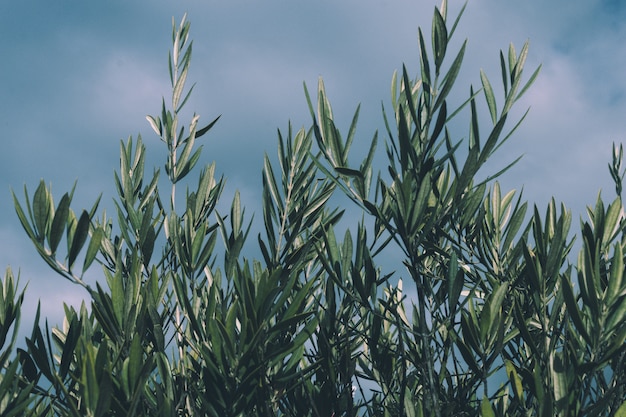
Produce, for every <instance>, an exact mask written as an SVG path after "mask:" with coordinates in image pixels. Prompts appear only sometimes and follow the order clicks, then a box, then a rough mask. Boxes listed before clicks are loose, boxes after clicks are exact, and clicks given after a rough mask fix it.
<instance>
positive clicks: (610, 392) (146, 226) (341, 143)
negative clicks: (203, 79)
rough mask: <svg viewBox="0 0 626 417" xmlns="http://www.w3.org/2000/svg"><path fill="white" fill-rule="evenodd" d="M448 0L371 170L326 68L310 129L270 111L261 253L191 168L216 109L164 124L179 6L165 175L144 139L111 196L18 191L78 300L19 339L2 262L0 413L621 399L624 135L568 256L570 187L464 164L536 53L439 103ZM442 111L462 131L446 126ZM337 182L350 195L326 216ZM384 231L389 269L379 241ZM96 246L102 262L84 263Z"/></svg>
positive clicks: (244, 411) (502, 136) (559, 406)
mask: <svg viewBox="0 0 626 417" xmlns="http://www.w3.org/2000/svg"><path fill="white" fill-rule="evenodd" d="M461 14H462V10H461V13H460V14H459V15H458V16H457V17H456V18H455V19H454V20H452V21H450V20H449V19H448V13H447V3H446V1H445V0H444V1H443V2H442V4H441V6H440V7H439V8H436V9H435V11H434V14H433V20H432V28H431V32H430V42H429V41H428V39H427V37H426V36H425V35H424V33H423V32H422V30H421V29H420V30H419V31H418V44H419V45H418V46H419V58H420V68H419V71H418V72H417V76H415V77H412V76H411V75H410V73H409V71H408V69H407V68H406V67H403V69H402V71H401V72H400V73H396V74H394V75H393V78H392V85H391V105H390V106H389V107H388V108H383V120H384V124H385V127H386V129H385V131H384V144H385V148H384V151H385V154H386V156H387V167H386V170H384V171H382V172H376V171H375V169H374V164H373V161H374V159H375V155H376V152H377V149H378V148H377V145H378V141H379V139H378V136H377V135H376V134H375V135H374V136H373V138H372V140H371V146H370V147H369V151H368V152H367V154H366V155H365V158H364V159H363V160H362V161H361V162H360V163H357V164H354V163H353V162H352V161H351V158H350V157H349V155H350V148H351V145H352V144H353V142H354V140H355V137H356V125H357V120H358V116H359V110H358V108H357V110H356V112H355V114H354V117H353V119H352V123H351V125H350V127H349V129H348V132H347V134H345V135H342V134H341V133H340V131H339V129H338V128H337V127H336V125H335V121H334V118H333V112H332V109H331V104H330V101H329V99H328V96H327V94H326V91H325V88H324V84H323V82H322V81H321V80H320V82H319V85H318V86H317V89H316V95H317V99H316V101H314V100H313V99H312V98H311V95H310V94H309V92H308V90H307V89H306V87H305V95H306V100H307V102H308V104H309V108H310V113H311V117H312V126H311V127H310V129H300V130H298V131H297V132H294V131H292V128H291V126H289V127H288V129H287V130H286V132H279V135H278V159H277V163H273V162H272V159H271V158H270V157H269V156H267V155H266V156H265V157H264V159H263V167H262V187H263V188H262V190H263V192H262V220H263V223H264V229H263V231H262V233H260V234H259V235H258V236H256V244H258V247H259V249H260V253H261V257H260V259H249V258H247V257H246V256H245V255H244V253H245V251H244V245H245V244H246V243H247V244H252V243H249V234H250V233H249V232H250V230H251V225H252V219H251V218H249V217H247V216H246V213H245V209H244V207H242V205H241V200H240V197H239V194H238V193H235V196H234V198H233V201H232V204H231V206H230V211H229V212H228V213H221V212H220V210H218V209H217V205H218V202H219V200H220V198H221V196H222V192H223V191H224V189H225V184H226V183H225V179H224V178H221V177H218V176H216V171H217V168H216V165H215V163H213V164H210V165H207V166H205V167H204V168H201V169H199V167H198V165H199V163H200V160H201V159H200V156H201V149H202V148H201V147H200V146H198V145H197V140H198V139H199V138H200V137H202V136H204V135H205V134H207V133H208V132H209V131H210V129H211V128H212V127H213V126H214V124H215V123H216V122H217V121H218V119H219V117H218V118H216V119H215V120H213V121H212V122H210V123H209V124H207V125H206V126H205V125H200V124H199V123H200V122H199V116H197V115H193V117H192V119H191V121H190V122H189V124H188V125H187V127H181V125H182V122H181V121H180V120H179V114H180V112H181V110H182V108H183V107H184V106H185V104H186V102H187V99H188V98H189V96H190V94H191V92H192V88H190V89H186V81H187V74H188V70H189V65H190V61H191V51H192V42H191V41H190V39H189V28H190V25H189V22H188V21H187V20H186V19H185V18H183V19H182V21H181V22H180V24H179V25H176V24H174V23H173V30H172V43H173V48H172V51H171V53H170V57H169V74H170V80H171V87H172V96H171V101H170V102H168V103H166V102H165V100H163V103H162V109H161V112H160V114H159V115H158V116H148V122H149V124H150V126H151V127H152V129H153V130H154V132H155V133H156V134H157V135H158V137H159V138H160V139H161V141H162V142H163V143H164V144H165V146H166V163H165V177H166V179H165V180H162V179H161V172H160V170H158V169H157V170H155V171H154V172H153V173H152V174H151V175H150V174H146V170H145V146H144V144H143V142H142V139H141V137H138V138H137V139H136V140H133V139H132V138H129V139H128V140H127V141H126V142H122V144H121V147H120V169H119V171H118V172H116V173H115V177H114V180H115V186H116V191H117V198H116V199H115V210H114V213H113V216H109V215H108V214H107V213H106V212H102V213H101V214H98V206H99V201H96V202H95V204H94V205H93V206H92V207H91V208H90V209H88V210H80V211H74V209H72V207H71V205H72V204H71V203H72V198H73V195H74V189H72V190H71V191H69V192H67V193H65V194H63V195H62V196H61V198H60V199H59V200H58V202H55V199H54V198H53V194H52V191H51V189H50V188H49V187H47V186H46V185H45V183H44V182H43V181H42V182H41V183H40V184H39V185H38V187H37V188H36V190H35V192H34V193H33V194H32V195H31V194H30V193H29V192H28V190H27V189H26V187H25V188H24V196H23V197H19V196H18V195H16V194H15V193H14V194H13V199H14V204H15V208H16V211H17V215H18V218H19V220H20V222H21V224H22V226H23V227H24V230H25V232H26V234H27V235H28V237H29V238H30V240H32V242H33V244H34V245H35V248H36V250H37V252H38V253H39V255H40V256H41V257H42V258H43V259H44V260H45V261H46V263H47V264H48V265H49V266H50V267H51V268H52V269H53V270H54V271H56V272H57V273H58V274H59V275H60V276H62V277H64V278H65V279H68V280H70V281H71V282H73V283H75V284H77V285H80V286H82V287H83V288H84V289H85V291H86V292H87V293H88V295H89V298H90V302H91V305H90V308H87V306H86V305H82V306H80V307H79V308H76V307H74V306H70V305H65V321H64V324H63V326H62V327H61V328H52V329H50V328H49V327H48V325H47V324H46V325H45V326H40V324H39V314H37V318H36V321H35V324H34V327H33V330H32V333H31V335H30V336H29V337H28V338H27V339H26V341H25V346H24V348H20V347H17V346H18V344H17V343H16V342H17V340H16V339H17V327H18V325H19V321H20V311H21V307H22V300H23V295H24V292H23V291H22V292H20V291H19V290H18V288H17V287H18V283H17V281H18V280H17V279H16V278H15V277H14V276H13V273H12V272H11V271H10V270H7V272H6V274H5V276H4V279H3V280H2V286H1V287H0V414H1V415H3V416H15V415H32V416H52V415H60V416H77V417H78V416H108V415H128V416H130V415H137V416H152V415H154V416H157V415H158V416H181V415H185V416H220V417H222V416H233V417H234V416H244V415H245V416H255V415H256V416H279V415H281V416H282V415H285V416H287V415H289V416H315V417H318V416H357V415H367V416H407V417H413V416H424V415H427V416H460V415H484V416H496V415H498V416H502V415H520V416H522V415H524V416H525V415H539V416H555V415H559V416H566V415H567V416H569V415H581V416H582V415H618V416H624V415H626V401H625V400H624V399H625V398H626V386H625V385H624V382H623V381H625V380H626V357H625V356H626V344H625V342H624V341H625V339H626V279H625V278H624V272H625V267H624V250H625V245H626V234H625V230H626V222H625V220H624V211H623V206H622V200H621V191H622V190H621V184H622V182H621V181H622V178H623V176H624V171H623V169H622V167H621V163H622V148H621V147H620V148H619V149H616V150H615V152H614V155H613V161H612V163H611V164H609V168H610V173H611V175H612V177H613V179H614V180H615V184H616V191H617V195H618V196H617V198H616V199H615V200H614V201H613V202H611V203H610V204H608V205H605V203H604V202H603V200H602V199H601V198H600V196H598V199H597V201H596V203H595V205H594V206H593V207H590V208H589V210H588V215H589V220H588V221H581V224H580V227H581V233H580V237H581V240H582V242H581V246H582V247H581V249H580V253H579V255H578V258H577V262H576V263H575V264H571V263H570V262H569V260H568V259H569V255H570V252H571V250H572V246H573V240H574V239H573V237H572V236H571V234H570V226H571V221H572V219H571V214H570V212H569V211H567V209H566V208H565V207H564V206H563V205H561V206H560V207H558V206H557V204H556V202H555V201H554V200H552V201H551V202H550V203H549V205H548V208H547V210H546V213H545V214H543V215H542V213H540V212H539V210H538V209H537V207H536V206H535V207H534V208H532V209H530V210H529V208H528V203H527V202H526V201H523V200H522V198H521V196H520V195H516V193H515V191H509V192H503V191H502V190H501V189H500V186H499V184H498V182H495V181H494V180H495V179H496V178H497V177H498V176H499V175H500V174H501V173H502V172H504V171H506V169H508V168H509V167H510V166H511V165H512V164H513V163H515V161H513V162H512V163H511V164H510V165H508V166H505V167H504V168H503V169H502V170H501V171H499V172H496V173H492V174H488V175H487V176H486V177H485V178H482V177H481V175H482V174H479V171H481V168H484V166H485V163H486V162H487V161H488V160H490V158H491V157H492V156H493V155H494V154H495V153H496V152H497V151H498V149H499V148H500V147H501V146H502V144H503V143H504V142H506V141H507V140H508V139H509V138H510V137H511V135H512V134H513V132H514V131H515V129H516V128H517V126H519V123H520V122H521V120H518V121H513V122H511V120H509V119H510V118H511V117H512V116H511V112H510V110H511V109H512V108H513V106H514V105H515V103H516V101H517V100H518V99H519V98H520V97H521V96H522V95H523V94H524V92H525V91H526V90H527V89H528V88H529V86H530V85H531V84H532V82H533V80H534V79H535V77H536V76H537V74H538V72H539V69H537V70H535V71H534V72H533V73H532V74H531V76H530V77H528V79H527V80H524V77H523V69H524V64H525V61H526V57H527V54H528V44H524V45H523V47H522V48H521V50H520V51H519V52H517V51H516V49H515V48H514V47H513V45H511V46H510V47H509V48H508V51H507V52H506V53H504V52H501V53H500V66H501V70H502V73H501V82H502V92H503V96H502V97H496V95H495V93H494V91H495V90H494V88H492V85H491V82H490V81H489V79H488V78H487V75H486V74H485V73H484V72H482V71H481V72H480V81H481V85H480V88H478V89H475V88H474V87H470V88H469V94H468V96H467V99H466V100H465V101H464V102H463V103H462V104H461V105H460V106H459V107H458V108H449V105H450V101H449V100H448V99H449V95H450V93H451V91H453V88H455V82H456V81H457V75H458V74H459V69H460V68H461V64H462V62H463V58H464V54H465V48H466V42H463V43H462V45H461V47H460V49H459V50H457V51H455V52H452V55H453V56H452V58H451V59H448V55H449V53H451V51H450V50H449V48H448V47H449V45H450V40H451V38H452V36H453V34H454V33H455V29H456V27H457V23H458V22H459V19H460V17H461ZM450 23H451V24H450ZM480 101H484V104H485V107H484V108H485V109H486V110H487V112H488V117H487V118H486V119H484V120H487V124H488V126H487V127H485V126H484V124H482V125H480V126H479V120H483V118H481V117H479V113H480V112H479V108H481V105H479V104H480V103H479V102H480ZM459 114H466V115H468V120H469V130H468V137H467V140H466V141H463V140H461V139H459V138H458V137H457V134H455V133H454V131H453V129H451V128H450V126H451V121H452V120H456V118H457V117H458V115H459ZM522 119H523V117H522ZM511 124H512V125H513V127H512V128H511V127H510V125H511ZM481 172H482V171H481ZM192 173H195V174H196V175H197V183H196V184H195V185H194V184H193V183H191V182H189V178H188V176H189V175H190V174H192ZM164 182H165V184H166V185H163V184H164ZM179 184H182V185H185V184H186V185H187V188H186V189H185V190H184V196H183V197H180V196H179V197H178V198H177V191H179V190H177V186H178V185H179ZM335 193H340V194H343V195H345V196H347V197H348V201H350V202H351V204H354V205H355V207H356V208H357V209H359V210H360V212H361V213H362V217H361V219H360V220H359V221H358V222H356V224H355V225H354V228H348V230H347V231H345V233H344V234H343V236H338V234H337V230H339V228H338V227H337V226H338V225H339V222H340V219H341V218H342V216H343V214H344V210H343V209H342V208H341V207H337V206H335V205H334V201H335V200H334V199H332V196H333V195H334V194H335ZM181 202H182V204H181ZM252 240H253V241H254V240H255V239H254V238H252ZM389 251H393V253H395V254H399V255H398V256H400V257H401V265H396V266H395V267H397V268H396V269H397V270H396V271H386V270H384V268H385V267H386V264H385V263H384V262H381V260H382V257H384V256H385V254H387V253H390V252H389ZM97 265H99V266H100V267H101V270H102V274H103V278H102V280H100V281H98V282H88V280H87V279H86V278H85V273H86V272H87V271H88V270H90V269H92V268H95V267H97Z"/></svg>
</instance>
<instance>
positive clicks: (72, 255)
mask: <svg viewBox="0 0 626 417" xmlns="http://www.w3.org/2000/svg"><path fill="white" fill-rule="evenodd" d="M90 222H91V219H90V218H89V213H87V212H86V211H85V210H83V212H82V214H81V215H80V219H78V224H77V226H76V231H75V232H74V235H73V236H72V243H71V245H70V251H69V253H68V255H67V259H68V261H67V266H68V268H70V269H71V268H72V265H74V261H75V260H76V257H77V256H78V253H79V252H80V250H81V249H82V248H83V246H84V245H85V241H86V240H87V235H88V234H89V224H90Z"/></svg>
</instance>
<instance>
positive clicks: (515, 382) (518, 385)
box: [504, 360, 524, 403]
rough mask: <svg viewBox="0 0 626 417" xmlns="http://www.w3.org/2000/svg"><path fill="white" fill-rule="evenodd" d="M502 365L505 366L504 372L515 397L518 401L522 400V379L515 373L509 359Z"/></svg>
mask: <svg viewBox="0 0 626 417" xmlns="http://www.w3.org/2000/svg"><path fill="white" fill-rule="evenodd" d="M504 366H505V367H506V373H507V375H508V377H509V381H510V382H511V386H512V387H513V394H514V395H515V398H517V399H518V400H519V401H520V402H522V403H523V402H524V387H523V386H522V379H521V378H520V376H519V375H518V373H517V370H516V369H515V365H513V363H512V362H511V361H509V360H505V361H504Z"/></svg>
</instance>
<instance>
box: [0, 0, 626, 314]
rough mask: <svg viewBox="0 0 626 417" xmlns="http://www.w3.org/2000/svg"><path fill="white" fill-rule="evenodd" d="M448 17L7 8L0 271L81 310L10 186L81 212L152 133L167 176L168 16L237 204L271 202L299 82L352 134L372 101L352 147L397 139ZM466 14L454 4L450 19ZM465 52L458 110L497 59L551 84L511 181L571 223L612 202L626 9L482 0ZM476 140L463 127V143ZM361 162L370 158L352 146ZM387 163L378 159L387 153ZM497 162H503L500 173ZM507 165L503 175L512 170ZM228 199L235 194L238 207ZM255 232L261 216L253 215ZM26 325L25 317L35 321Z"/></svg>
mask: <svg viewBox="0 0 626 417" xmlns="http://www.w3.org/2000/svg"><path fill="white" fill-rule="evenodd" d="M435 4H438V2H433V1H421V0H420V1H416V0H412V1H411V0H372V1H367V2H363V1H357V0H342V1H331V0H318V1H315V2H312V1H308V2H305V1H286V0H283V1H278V0H271V1H265V2H260V1H253V0H248V1H242V0H235V1H229V2H225V1H224V2H218V1H209V0H204V1H188V0H183V1H176V2H174V1H163V0H157V1H150V2H148V1H137V2H132V3H129V2H123V1H117V0H116V1H109V2H75V1H67V0H59V1H55V2H39V3H38V4H37V6H36V7H34V6H33V5H32V4H30V3H29V2H2V3H0V27H1V28H2V29H1V31H2V33H1V35H2V36H0V52H1V56H2V61H1V63H0V132H2V144H3V150H2V152H0V191H1V193H0V266H2V267H3V268H5V267H6V266H9V265H10V266H11V267H12V268H13V269H14V271H16V272H17V271H18V270H20V271H21V279H22V282H23V283H25V282H27V281H28V282H29V288H28V291H27V299H26V303H27V305H28V304H30V305H34V304H35V303H36V302H37V300H38V299H41V300H42V310H43V314H44V315H48V316H50V317H51V320H52V321H53V322H54V321H55V319H54V318H55V317H58V316H59V315H60V314H61V312H62V302H63V301H68V302H74V301H75V300H78V299H80V297H81V296H82V295H84V294H83V293H82V292H81V290H80V289H78V288H76V287H73V286H72V285H71V284H69V283H67V282H65V281H63V280H62V279H61V278H59V277H56V276H54V275H53V274H52V273H51V272H49V271H48V269H47V267H46V266H45V264H44V262H43V261H42V260H40V259H39V258H38V257H37V255H36V252H35V250H34V248H33V247H32V245H31V244H30V242H29V241H28V239H27V237H26V235H25V234H24V233H23V231H22V229H21V226H20V224H19V221H18V220H17V217H16V216H15V213H14V210H13V206H12V201H11V196H10V191H9V190H10V188H13V189H14V190H16V191H17V192H18V193H21V191H22V188H23V186H24V184H26V185H27V186H28V187H29V189H30V190H31V191H33V190H34V189H35V188H36V186H37V184H38V182H39V180H40V179H42V178H43V179H45V180H46V182H48V183H51V184H52V187H53V191H54V193H55V195H56V196H57V199H58V198H60V196H61V195H62V194H63V193H64V192H65V191H67V190H69V189H70V188H71V186H72V185H73V183H74V181H76V180H78V186H77V189H76V198H75V205H74V208H75V209H80V208H82V207H87V206H89V205H90V204H91V202H92V201H94V199H95V198H96V197H97V196H98V195H99V194H101V193H102V194H103V204H104V206H109V207H110V201H111V199H112V197H113V170H114V169H115V168H117V166H118V161H119V142H120V140H121V139H126V138H127V137H128V136H129V135H133V136H134V137H135V136H136V135H137V134H138V133H141V134H142V135H143V138H144V142H145V143H146V144H147V146H148V147H149V154H150V156H151V161H153V162H154V163H158V164H161V163H162V162H163V161H164V159H163V158H164V154H163V151H164V149H163V147H162V144H161V142H159V141H158V139H157V138H156V137H155V136H154V135H153V133H152V131H151V129H150V127H149V126H148V124H147V122H146V121H145V116H146V114H156V113H157V112H158V111H159V108H160V102H161V97H162V96H163V95H165V96H166V97H167V96H168V94H169V80H168V73H167V53H168V50H169V48H170V35H171V19H172V17H175V19H176V20H177V21H178V20H179V19H180V18H181V17H182V16H183V14H184V13H185V12H187V13H188V16H189V20H190V21H191V37H192V38H193V39H194V55H193V59H192V69H191V73H190V78H191V80H192V81H195V82H197V86H196V89H195V92H194V95H193V96H192V99H191V100H190V102H189V104H188V106H187V107H188V109H189V110H191V111H195V112H197V113H199V114H200V115H201V116H202V119H201V120H204V121H205V122H208V121H210V120H212V119H213V118H214V117H215V116H217V115H219V114H221V115H222V119H221V120H220V122H219V123H218V124H217V125H216V127H215V129H214V130H212V131H211V134H210V136H209V138H207V139H204V140H203V141H204V145H205V147H204V153H203V155H204V161H205V162H207V163H208V162H211V161H213V160H215V161H217V165H218V171H219V172H221V173H224V174H225V176H226V177H227V178H228V184H227V190H228V191H227V194H228V195H232V193H233V192H234V190H235V189H239V190H240V191H241V193H242V199H243V202H244V204H248V205H249V206H250V207H251V209H253V210H258V209H257V208H256V207H255V204H256V202H257V201H259V198H260V183H261V180H260V172H261V167H262V157H263V153H264V152H268V153H269V154H270V155H272V156H273V155H274V154H275V144H276V129H277V128H280V129H285V128H286V127H287V123H288V121H289V120H291V122H292V124H293V125H294V127H295V128H299V127H301V126H308V125H309V123H310V121H309V116H308V110H307V106H306V101H305V98H304V94H303V90H302V82H303V81H304V82H306V83H307V84H308V85H309V87H310V88H312V89H314V87H315V85H316V83H317V79H318V77H319V76H322V77H323V78H324V81H325V84H326V88H327V91H328V93H329V96H330V99H331V101H332V103H333V108H334V112H335V118H336V119H337V120H338V122H339V126H340V128H342V129H344V131H345V129H347V126H348V124H349V121H350V119H351V117H352V113H353V111H354V109H355V107H356V105H357V104H358V103H361V105H362V108H361V117H360V123H359V130H358V138H357V143H356V144H355V147H357V148H358V147H359V146H362V147H365V146H366V145H367V144H368V142H369V140H370V139H371V137H372V134H373V132H374V130H376V129H379V130H382V129H383V124H382V118H381V114H380V104H381V101H382V102H385V103H389V86H390V80H391V75H392V73H393V71H394V70H395V69H400V68H401V66H402V63H406V64H407V66H408V68H409V70H410V71H412V72H413V73H414V74H416V73H417V69H418V65H417V53H418V50H417V28H418V26H419V25H421V26H422V27H423V28H424V29H425V31H426V32H428V31H429V30H430V26H429V25H430V19H431V17H432V12H433V7H434V5H435ZM461 4H462V3H461V2H458V1H454V0H450V9H451V13H452V14H454V13H455V12H456V11H458V9H459V7H460V5H461ZM455 36H456V38H457V39H456V41H457V45H458V43H459V42H461V41H462V40H463V39H464V38H466V37H467V38H468V39H469V44H468V50H467V53H466V59H465V64H464V69H463V71H462V73H461V75H460V79H459V81H458V82H457V84H458V86H459V90H457V92H456V93H455V94H457V95H456V96H455V97H457V98H458V100H459V101H460V100H461V99H462V98H463V97H464V96H465V95H466V94H467V92H468V91H469V85H470V84H474V85H475V86H478V85H480V79H479V70H480V69H481V68H482V69H484V70H485V72H486V73H487V74H488V75H489V76H490V78H491V80H492V83H493V84H494V85H495V84H497V83H498V81H499V79H500V73H499V67H498V59H499V58H498V53H499V50H500V49H506V48H508V45H509V43H510V42H513V43H514V44H515V45H516V46H517V48H518V49H519V48H521V46H522V44H523V42H524V41H525V40H527V39H528V40H530V44H531V47H530V56H529V58H528V64H527V73H528V74H527V75H530V73H531V72H532V70H533V69H534V68H535V67H536V66H537V65H539V64H540V63H541V64H543V69H542V72H541V74H540V76H539V78H538V79H537V81H536V83H535V85H534V86H533V88H532V89H531V90H530V91H529V92H528V93H527V95H526V96H525V98H524V99H523V100H522V102H520V103H519V105H518V110H520V111H523V110H525V109H526V108H527V107H531V111H530V114H529V116H528V117H527V119H526V121H525V122H524V124H523V125H522V127H521V128H520V129H519V130H518V132H517V134H516V135H515V136H514V137H513V138H512V139H511V141H510V142H509V143H508V144H507V145H506V146H504V147H503V148H502V150H501V151H500V154H499V156H497V158H500V159H498V160H497V161H496V162H497V164H496V166H504V165H505V164H506V163H508V162H509V161H511V160H513V159H514V158H515V157H517V156H518V155H520V154H524V157H523V159H522V160H521V161H520V162H519V163H518V165H516V166H515V167H514V168H513V169H512V170H511V171H510V172H509V173H508V174H507V175H506V176H505V177H503V178H502V180H501V182H502V185H503V188H505V189H511V188H515V189H518V190H519V189H520V188H522V186H523V187H524V195H525V197H526V199H528V200H529V201H531V202H534V203H537V204H538V205H539V206H540V207H541V208H542V209H543V207H545V205H546V203H547V201H548V199H549V198H550V197H551V196H555V197H556V199H557V201H563V202H564V203H565V204H566V206H568V207H569V208H571V209H572V211H573V213H574V219H575V221H574V223H573V224H574V226H577V224H578V223H577V219H578V217H579V216H580V215H582V214H583V210H584V207H585V206H586V205H588V204H592V203H593V202H594V201H595V198H596V195H597V193H598V190H599V189H600V188H602V189H603V196H604V197H605V200H609V199H612V198H613V197H614V191H613V187H612V183H611V181H610V177H609V174H608V170H607V163H608V162H609V160H610V155H611V143H612V142H614V141H615V142H621V141H625V140H626V76H625V75H624V68H626V45H625V44H624V42H623V40H624V39H626V6H623V5H622V4H621V2H619V1H602V0H555V1H551V2H545V1H542V0H525V1H510V0H470V1H469V2H468V6H467V9H466V13H465V15H464V17H463V19H462V20H461V24H460V26H459V28H458V29H457V33H456V35H455ZM466 134H467V129H466V128H465V126H461V127H460V128H459V130H458V136H459V137H463V136H465V135H466ZM355 150H356V151H358V149H355ZM381 150H382V148H381ZM500 162H501V164H500ZM498 164H499V165H498ZM226 199H228V196H227V197H226ZM257 219H260V216H259V215H257ZM25 321H26V322H27V323H28V320H27V319H26V320H25Z"/></svg>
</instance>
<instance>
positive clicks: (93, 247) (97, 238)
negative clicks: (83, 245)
mask: <svg viewBox="0 0 626 417" xmlns="http://www.w3.org/2000/svg"><path fill="white" fill-rule="evenodd" d="M103 237H104V230H103V229H102V228H101V227H97V228H96V229H94V231H93V234H92V235H91V240H90V241H89V246H87V253H86V254H85V261H84V262H83V274H84V273H85V271H87V269H89V267H90V266H91V264H92V263H93V261H94V259H96V255H97V254H98V251H99V250H100V243H101V242H102V238H103Z"/></svg>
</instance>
